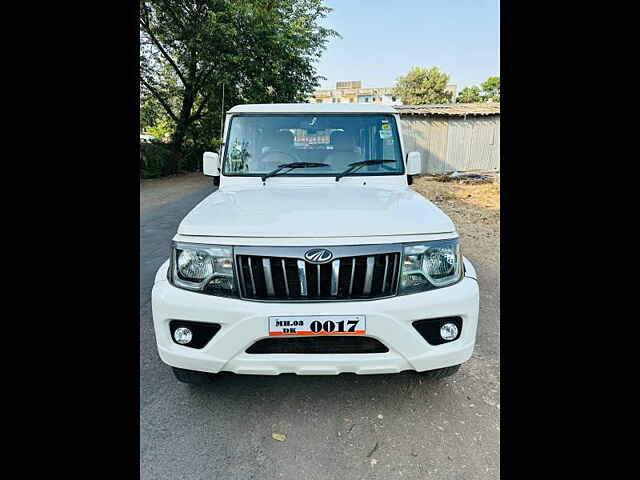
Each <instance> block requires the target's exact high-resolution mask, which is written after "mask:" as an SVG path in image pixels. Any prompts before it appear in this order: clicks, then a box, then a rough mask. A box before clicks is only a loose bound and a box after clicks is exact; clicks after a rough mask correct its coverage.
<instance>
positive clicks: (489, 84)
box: [480, 77, 500, 102]
mask: <svg viewBox="0 0 640 480" xmlns="http://www.w3.org/2000/svg"><path fill="white" fill-rule="evenodd" d="M480 86H481V87H482V95H483V97H484V98H486V100H487V101H488V100H491V101H492V102H500V77H489V78H487V79H486V80H485V81H484V82H482V83H481V84H480Z"/></svg>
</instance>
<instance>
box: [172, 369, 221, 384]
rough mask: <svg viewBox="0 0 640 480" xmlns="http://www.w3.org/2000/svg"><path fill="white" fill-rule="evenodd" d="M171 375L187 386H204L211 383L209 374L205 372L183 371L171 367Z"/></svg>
mask: <svg viewBox="0 0 640 480" xmlns="http://www.w3.org/2000/svg"><path fill="white" fill-rule="evenodd" d="M171 368H172V369H173V374H174V375H175V377H176V378H177V379H178V381H180V382H182V383H188V384H189V385H206V384H208V383H211V374H209V373H205V372H196V371H194V370H185V369H184V368H176V367H171Z"/></svg>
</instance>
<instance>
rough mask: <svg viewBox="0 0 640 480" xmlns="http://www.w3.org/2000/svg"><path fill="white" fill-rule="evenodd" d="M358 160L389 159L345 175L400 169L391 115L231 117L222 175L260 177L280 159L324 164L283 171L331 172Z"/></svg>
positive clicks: (289, 173)
mask: <svg viewBox="0 0 640 480" xmlns="http://www.w3.org/2000/svg"><path fill="white" fill-rule="evenodd" d="M363 160H391V161H390V162H380V163H378V164H373V165H364V166H362V167H361V168H358V169H357V170H356V171H354V172H353V173H350V175H360V176H364V175H401V174H403V173H404V163H403V161H402V156H401V153H400V141H399V138H398V129H397V126H396V122H395V118H394V117H393V115H390V114H375V115H371V114H362V115H351V114H342V115H321V114H318V115H313V114H311V115H292V114H286V115H285V114H283V115H234V116H233V117H232V119H231V125H230V127H229V135H228V139H227V148H226V154H225V158H224V163H223V167H222V173H223V175H231V176H238V175H239V176H261V175H264V174H266V173H269V172H271V171H273V170H275V169H277V168H278V167H279V166H280V165H282V164H285V163H291V162H310V163H311V162H314V163H326V164H327V166H321V167H309V168H296V169H293V170H291V171H286V170H285V171H283V173H282V175H285V176H300V175H305V176H310V175H312V176H334V175H336V174H340V173H342V172H344V171H345V170H347V169H348V168H349V165H350V164H351V163H354V162H361V161H363ZM279 175H280V174H279Z"/></svg>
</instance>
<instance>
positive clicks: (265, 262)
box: [262, 258, 276, 297]
mask: <svg viewBox="0 0 640 480" xmlns="http://www.w3.org/2000/svg"><path fill="white" fill-rule="evenodd" d="M262 268H263V269H264V283H265V285H266V286H267V295H269V296H270V297H273V296H274V295H275V294H276V292H275V290H274V289H273V276H272V274H271V259H270V258H263V259H262Z"/></svg>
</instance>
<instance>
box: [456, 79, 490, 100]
mask: <svg viewBox="0 0 640 480" xmlns="http://www.w3.org/2000/svg"><path fill="white" fill-rule="evenodd" d="M488 101H491V102H498V103H499V102H500V77H489V78H487V79H486V80H485V81H484V82H482V83H481V84H480V87H478V86H477V85H472V86H470V87H465V88H463V89H462V90H461V91H460V93H459V94H458V96H457V98H456V103H480V102H488Z"/></svg>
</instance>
